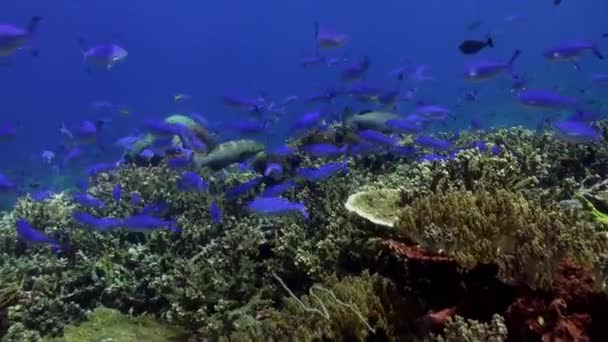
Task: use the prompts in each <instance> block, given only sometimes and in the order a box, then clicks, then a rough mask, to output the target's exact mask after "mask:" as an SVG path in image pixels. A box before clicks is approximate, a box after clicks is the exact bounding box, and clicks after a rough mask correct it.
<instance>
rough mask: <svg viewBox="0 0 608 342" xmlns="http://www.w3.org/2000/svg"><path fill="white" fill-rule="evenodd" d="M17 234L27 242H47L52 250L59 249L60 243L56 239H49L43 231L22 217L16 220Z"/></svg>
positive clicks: (56, 250) (57, 250)
mask: <svg viewBox="0 0 608 342" xmlns="http://www.w3.org/2000/svg"><path fill="white" fill-rule="evenodd" d="M17 234H18V235H19V237H20V238H22V239H23V240H25V241H26V242H28V243H33V244H47V245H50V246H51V249H52V250H53V252H59V251H61V245H60V244H59V242H58V241H56V240H54V239H51V238H50V237H49V236H48V235H46V234H45V233H44V232H42V231H40V230H38V229H36V228H34V227H32V225H31V224H30V223H29V222H28V221H27V220H26V219H24V218H20V219H18V220H17Z"/></svg>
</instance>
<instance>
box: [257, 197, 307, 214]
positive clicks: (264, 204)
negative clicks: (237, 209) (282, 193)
mask: <svg viewBox="0 0 608 342" xmlns="http://www.w3.org/2000/svg"><path fill="white" fill-rule="evenodd" d="M247 209H249V210H250V211H252V212H254V213H256V214H259V215H264V216H277V215H284V214H289V213H292V212H298V213H300V214H301V215H302V216H303V217H304V218H306V219H308V217H309V216H308V211H307V210H306V207H305V206H304V204H302V203H292V202H289V201H288V200H286V199H284V198H281V197H256V198H255V199H254V200H253V201H251V202H249V204H248V205H247Z"/></svg>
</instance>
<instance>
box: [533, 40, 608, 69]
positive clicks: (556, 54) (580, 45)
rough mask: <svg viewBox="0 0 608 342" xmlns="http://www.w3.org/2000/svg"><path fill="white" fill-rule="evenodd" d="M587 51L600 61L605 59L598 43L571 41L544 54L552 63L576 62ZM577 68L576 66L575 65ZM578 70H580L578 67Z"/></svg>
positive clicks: (561, 43) (562, 43) (551, 48)
mask: <svg viewBox="0 0 608 342" xmlns="http://www.w3.org/2000/svg"><path fill="white" fill-rule="evenodd" d="M586 51H591V52H592V53H593V54H594V55H595V57H597V58H598V59H604V55H603V54H602V53H601V51H600V50H599V46H598V42H597V41H587V40H569V41H563V42H560V43H558V44H556V45H554V46H552V47H550V48H549V49H547V50H546V51H545V52H544V56H545V58H547V59H548V60H550V61H569V62H572V61H575V60H576V59H577V58H579V57H580V56H581V55H582V54H583V53H585V52H586ZM575 66H576V65H575ZM577 69H580V68H579V67H577Z"/></svg>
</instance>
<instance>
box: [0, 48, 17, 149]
mask: <svg viewBox="0 0 608 342" xmlns="http://www.w3.org/2000/svg"><path fill="white" fill-rule="evenodd" d="M0 45H1V44H0ZM16 135H17V127H15V125H14V124H12V123H8V122H6V123H3V124H1V125H0V140H4V141H6V140H11V139H13V138H14V137H15V136H16Z"/></svg>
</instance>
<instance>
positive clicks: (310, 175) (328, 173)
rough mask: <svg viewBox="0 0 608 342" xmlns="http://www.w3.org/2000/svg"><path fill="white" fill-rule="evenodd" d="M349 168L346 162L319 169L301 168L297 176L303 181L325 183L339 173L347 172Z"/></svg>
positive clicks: (330, 164) (328, 164) (327, 165)
mask: <svg viewBox="0 0 608 342" xmlns="http://www.w3.org/2000/svg"><path fill="white" fill-rule="evenodd" d="M347 171H348V166H347V165H346V160H344V161H343V162H333V163H327V164H325V165H323V166H320V167H318V168H315V167H310V168H299V169H298V170H297V176H298V177H299V178H301V179H303V180H306V181H309V182H316V181H323V180H326V179H328V178H330V177H332V176H334V175H336V174H338V173H341V172H347Z"/></svg>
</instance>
